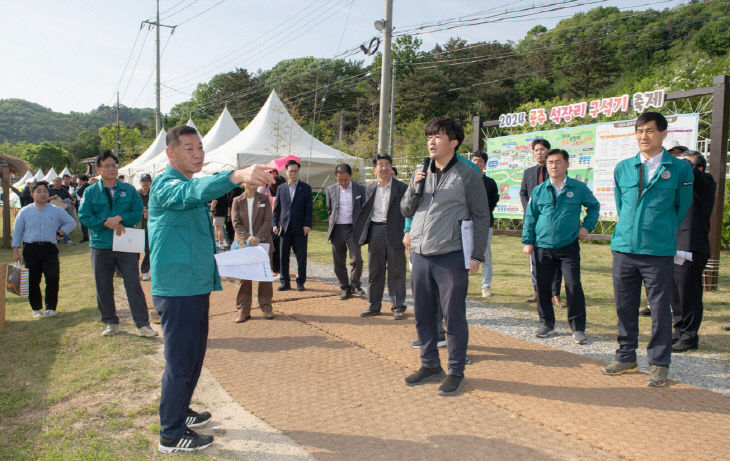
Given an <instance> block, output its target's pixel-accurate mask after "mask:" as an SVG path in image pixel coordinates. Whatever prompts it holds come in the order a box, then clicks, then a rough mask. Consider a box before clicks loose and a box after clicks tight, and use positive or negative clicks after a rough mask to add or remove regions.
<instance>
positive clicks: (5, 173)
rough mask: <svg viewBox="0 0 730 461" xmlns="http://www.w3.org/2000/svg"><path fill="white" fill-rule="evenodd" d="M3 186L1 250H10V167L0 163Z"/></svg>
mask: <svg viewBox="0 0 730 461" xmlns="http://www.w3.org/2000/svg"><path fill="white" fill-rule="evenodd" d="M0 177H2V186H3V248H10V167H9V166H8V164H7V163H5V162H2V163H0Z"/></svg>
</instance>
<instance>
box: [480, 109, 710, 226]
mask: <svg viewBox="0 0 730 461" xmlns="http://www.w3.org/2000/svg"><path fill="white" fill-rule="evenodd" d="M667 121H668V122H669V130H668V131H669V134H668V135H667V139H666V140H665V142H664V145H665V147H666V146H673V145H683V146H687V147H688V148H690V149H696V148H697V128H698V122H699V116H698V114H681V115H673V116H669V117H667ZM537 138H543V139H547V140H548V141H549V142H550V144H551V146H552V147H553V148H560V149H565V150H566V151H567V152H568V154H569V155H570V168H569V170H568V175H569V176H570V177H571V178H575V179H578V180H579V181H583V182H585V183H586V184H587V185H588V187H589V188H590V189H591V190H592V191H593V193H594V194H595V195H596V198H597V199H598V200H599V202H600V203H601V219H616V206H615V204H614V198H613V169H614V167H615V166H616V164H617V163H618V162H619V161H620V160H623V159H625V158H628V157H630V156H632V155H636V153H637V152H638V147H637V145H636V138H635V136H634V121H633V120H630V121H621V122H606V123H597V124H593V125H584V126H576V127H567V128H559V129H556V130H549V131H533V132H530V133H523V134H517V135H510V136H501V137H498V138H490V139H488V140H487V144H486V147H487V153H488V154H489V161H488V162H487V169H486V174H487V176H489V177H491V178H492V179H494V180H495V181H496V183H497V187H498V188H499V195H500V198H499V203H497V208H496V209H495V210H494V215H495V217H498V218H522V212H523V210H522V202H521V201H520V184H521V183H522V172H523V171H524V170H525V168H529V167H531V166H533V165H535V160H534V159H533V157H532V151H531V149H530V143H531V142H532V140H534V139H537Z"/></svg>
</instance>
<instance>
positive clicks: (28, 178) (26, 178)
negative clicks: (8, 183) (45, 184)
mask: <svg viewBox="0 0 730 461" xmlns="http://www.w3.org/2000/svg"><path fill="white" fill-rule="evenodd" d="M33 177H34V175H33V173H32V172H31V171H30V169H29V170H28V171H26V172H25V176H23V177H22V178H20V179H19V180H18V182H16V183H15V184H13V187H14V188H16V189H20V188H21V187H25V183H26V182H28V181H30V182H33Z"/></svg>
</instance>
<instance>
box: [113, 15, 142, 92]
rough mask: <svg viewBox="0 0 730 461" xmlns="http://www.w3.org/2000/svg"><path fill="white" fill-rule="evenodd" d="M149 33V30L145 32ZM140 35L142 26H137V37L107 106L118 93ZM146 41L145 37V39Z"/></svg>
mask: <svg viewBox="0 0 730 461" xmlns="http://www.w3.org/2000/svg"><path fill="white" fill-rule="evenodd" d="M147 32H148V33H149V29H148V30H147ZM141 33H142V24H140V25H139V29H137V36H136V37H134V43H133V44H132V49H131V50H130V51H129V56H128V57H127V62H126V63H125V64H124V69H123V70H122V75H120V76H119V81H118V82H117V86H116V88H114V93H113V94H112V97H111V99H110V100H109V104H108V105H111V103H112V101H113V100H114V96H115V95H116V93H117V91H119V87H120V86H121V84H122V79H123V78H124V74H125V73H126V72H127V68H128V67H129V63H130V62H131V61H132V56H133V55H134V49H135V47H136V46H137V40H139V34H141ZM145 39H146V37H145Z"/></svg>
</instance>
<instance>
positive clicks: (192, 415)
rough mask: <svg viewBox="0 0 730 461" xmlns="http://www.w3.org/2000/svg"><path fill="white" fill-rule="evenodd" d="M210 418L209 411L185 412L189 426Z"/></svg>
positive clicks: (204, 421)
mask: <svg viewBox="0 0 730 461" xmlns="http://www.w3.org/2000/svg"><path fill="white" fill-rule="evenodd" d="M249 317H250V316H249ZM210 418H211V414H210V413H209V412H207V411H203V412H200V413H198V412H197V411H193V410H188V412H187V413H186V414H185V425H186V426H188V427H200V426H205V425H206V424H208V421H210Z"/></svg>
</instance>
